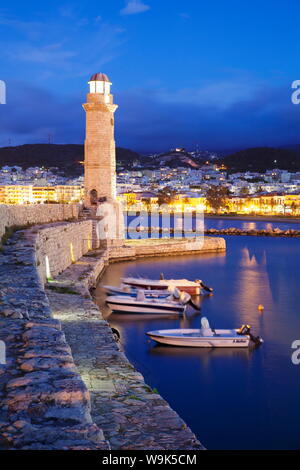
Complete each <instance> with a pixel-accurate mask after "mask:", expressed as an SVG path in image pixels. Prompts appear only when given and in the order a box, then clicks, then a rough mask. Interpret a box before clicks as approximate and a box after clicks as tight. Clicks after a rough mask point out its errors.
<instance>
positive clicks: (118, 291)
mask: <svg viewBox="0 0 300 470" xmlns="http://www.w3.org/2000/svg"><path fill="white" fill-rule="evenodd" d="M101 287H102V288H103V289H105V290H106V293H107V295H125V296H126V297H136V296H137V293H138V289H137V288H135V287H131V286H129V285H125V284H121V286H120V287H116V286H105V285H102V286H101ZM144 293H145V296H146V298H148V297H156V298H160V299H163V298H167V297H169V296H170V294H171V293H172V290H171V289H170V290H168V289H165V290H153V289H147V290H145V291H144Z"/></svg>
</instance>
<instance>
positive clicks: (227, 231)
mask: <svg viewBox="0 0 300 470" xmlns="http://www.w3.org/2000/svg"><path fill="white" fill-rule="evenodd" d="M205 233H206V234H207V235H249V236H251V235H252V236H261V237H300V230H294V229H289V230H281V229H280V228H274V229H263V230H256V229H251V230H241V229H238V228H236V227H229V228H223V229H215V228H210V229H208V230H206V231H205Z"/></svg>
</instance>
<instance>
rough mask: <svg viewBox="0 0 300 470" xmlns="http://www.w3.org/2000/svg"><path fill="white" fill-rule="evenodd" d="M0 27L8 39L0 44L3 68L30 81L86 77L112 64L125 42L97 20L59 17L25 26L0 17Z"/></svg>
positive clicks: (116, 30) (119, 33)
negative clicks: (14, 70)
mask: <svg viewBox="0 0 300 470" xmlns="http://www.w3.org/2000/svg"><path fill="white" fill-rule="evenodd" d="M74 15H75V13H74ZM0 25H3V27H6V28H9V29H10V30H11V31H9V33H10V34H9V36H8V37H9V39H8V38H6V39H5V41H4V40H3V39H2V40H1V41H0V49H1V50H2V52H3V54H2V61H6V64H4V65H3V68H5V69H6V70H9V69H10V67H11V66H12V67H15V66H16V65H17V66H19V67H22V70H23V72H22V73H23V77H24V79H26V78H27V76H28V77H29V78H30V80H32V79H33V80H34V79H35V77H39V78H41V77H42V78H47V77H51V76H54V75H56V76H57V74H58V72H59V77H60V79H68V78H70V77H73V78H74V77H80V76H85V75H86V76H88V75H90V74H91V73H92V72H94V71H97V70H100V68H101V67H102V66H103V65H104V64H107V63H108V62H111V61H112V60H114V59H115V58H116V57H117V56H118V54H119V49H120V46H121V45H122V44H123V43H124V41H125V34H124V33H125V30H124V29H122V28H120V27H119V26H118V25H114V24H110V23H107V22H105V21H103V20H102V19H101V17H100V16H98V17H97V18H96V20H95V19H94V18H91V19H88V18H82V17H77V16H72V18H70V17H69V16H68V15H67V14H66V13H64V16H63V17H62V16H57V17H55V18H51V19H49V18H47V19H46V18H45V19H44V20H43V21H42V20H41V21H39V22H34V21H29V22H26V21H19V20H18V18H13V17H5V16H3V15H2V16H1V13H0ZM15 32H16V33H17V34H15ZM12 33H13V34H12ZM91 45H93V46H92V47H91ZM24 64H28V67H25V68H24Z"/></svg>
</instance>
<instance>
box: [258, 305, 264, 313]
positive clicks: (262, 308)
mask: <svg viewBox="0 0 300 470" xmlns="http://www.w3.org/2000/svg"><path fill="white" fill-rule="evenodd" d="M257 309H258V310H259V311H260V312H262V311H263V310H264V309H265V307H264V306H263V305H262V304H259V305H258V307H257Z"/></svg>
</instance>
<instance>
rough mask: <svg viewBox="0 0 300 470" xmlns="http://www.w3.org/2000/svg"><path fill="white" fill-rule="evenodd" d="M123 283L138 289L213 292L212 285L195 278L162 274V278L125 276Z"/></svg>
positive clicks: (198, 292)
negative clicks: (165, 276)
mask: <svg viewBox="0 0 300 470" xmlns="http://www.w3.org/2000/svg"><path fill="white" fill-rule="evenodd" d="M122 283H123V284H125V285H129V286H132V287H135V288H138V289H155V290H164V289H168V288H171V289H172V288H175V287H176V288H177V289H179V290H180V291H183V292H187V293H188V294H191V295H200V294H201V293H202V292H203V290H205V291H207V292H212V291H213V289H212V288H211V287H208V286H206V285H205V284H204V283H203V282H202V281H200V280H198V279H197V280H195V281H189V280H188V279H164V278H163V276H162V275H161V279H157V280H155V279H147V278H139V277H125V278H122Z"/></svg>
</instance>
